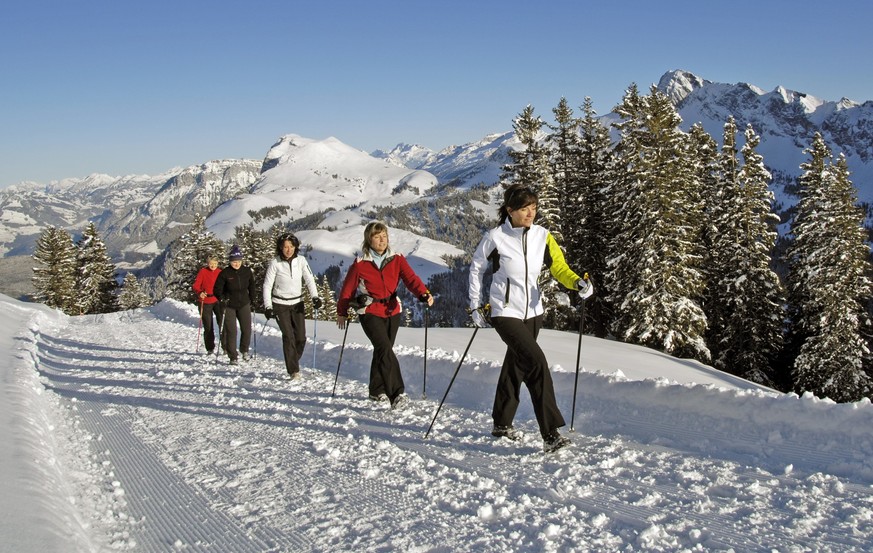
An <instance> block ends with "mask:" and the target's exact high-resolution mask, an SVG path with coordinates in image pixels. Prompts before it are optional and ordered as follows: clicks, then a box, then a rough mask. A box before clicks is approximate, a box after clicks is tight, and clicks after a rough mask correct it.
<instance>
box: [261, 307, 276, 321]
mask: <svg viewBox="0 0 873 553" xmlns="http://www.w3.org/2000/svg"><path fill="white" fill-rule="evenodd" d="M275 316H276V314H275V313H273V308H272V307H268V308H266V309H264V317H266V318H267V320H268V321H269V320H270V319H272V318H273V317H275Z"/></svg>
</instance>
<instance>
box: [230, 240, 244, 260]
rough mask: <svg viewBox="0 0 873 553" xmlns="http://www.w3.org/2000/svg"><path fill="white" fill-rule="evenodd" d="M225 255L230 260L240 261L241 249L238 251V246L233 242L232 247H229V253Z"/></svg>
mask: <svg viewBox="0 0 873 553" xmlns="http://www.w3.org/2000/svg"><path fill="white" fill-rule="evenodd" d="M227 257H228V258H229V259H230V260H231V261H242V258H243V254H242V251H240V249H239V246H237V245H236V244H234V245H233V247H232V248H231V249H230V253H229V254H228V255H227Z"/></svg>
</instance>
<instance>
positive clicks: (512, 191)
mask: <svg viewBox="0 0 873 553" xmlns="http://www.w3.org/2000/svg"><path fill="white" fill-rule="evenodd" d="M538 201H539V196H537V193H536V192H534V191H533V189H532V188H531V187H530V186H526V185H523V184H514V185H512V186H510V187H509V188H507V189H506V192H504V193H503V205H502V206H500V207H499V208H498V209H497V216H498V217H500V224H501V225H502V224H503V223H505V222H506V219H508V218H509V210H510V209H511V210H513V211H515V210H516V209H521V208H523V207H527V206H529V205H531V204H536V203H537V202H538Z"/></svg>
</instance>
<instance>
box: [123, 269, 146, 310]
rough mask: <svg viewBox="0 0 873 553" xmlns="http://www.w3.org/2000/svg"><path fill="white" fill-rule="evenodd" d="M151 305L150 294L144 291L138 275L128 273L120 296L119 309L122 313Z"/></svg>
mask: <svg viewBox="0 0 873 553" xmlns="http://www.w3.org/2000/svg"><path fill="white" fill-rule="evenodd" d="M150 304H151V300H150V299H149V296H148V294H146V293H145V291H144V290H143V289H142V286H141V285H140V283H139V281H138V280H137V279H136V275H134V274H133V273H127V274H126V275H124V282H123V283H122V285H121V293H120V294H119V295H118V308H119V309H121V310H122V311H128V310H130V309H137V308H139V307H146V306H148V305H150Z"/></svg>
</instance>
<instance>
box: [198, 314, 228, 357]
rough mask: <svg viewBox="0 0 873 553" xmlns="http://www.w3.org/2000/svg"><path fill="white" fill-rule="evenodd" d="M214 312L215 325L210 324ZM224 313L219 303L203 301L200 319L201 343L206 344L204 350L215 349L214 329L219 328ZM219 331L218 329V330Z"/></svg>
mask: <svg viewBox="0 0 873 553" xmlns="http://www.w3.org/2000/svg"><path fill="white" fill-rule="evenodd" d="M213 314H215V321H216V323H217V325H215V326H214V325H213V324H212V315H213ZM223 315H224V308H222V306H221V303H219V302H215V303H204V304H203V313H202V316H201V317H200V320H201V321H203V345H204V346H206V351H209V352H211V351H212V350H214V349H215V329H216V327H217V328H219V329H221V319H222V316H223ZM219 332H220V330H219Z"/></svg>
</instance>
